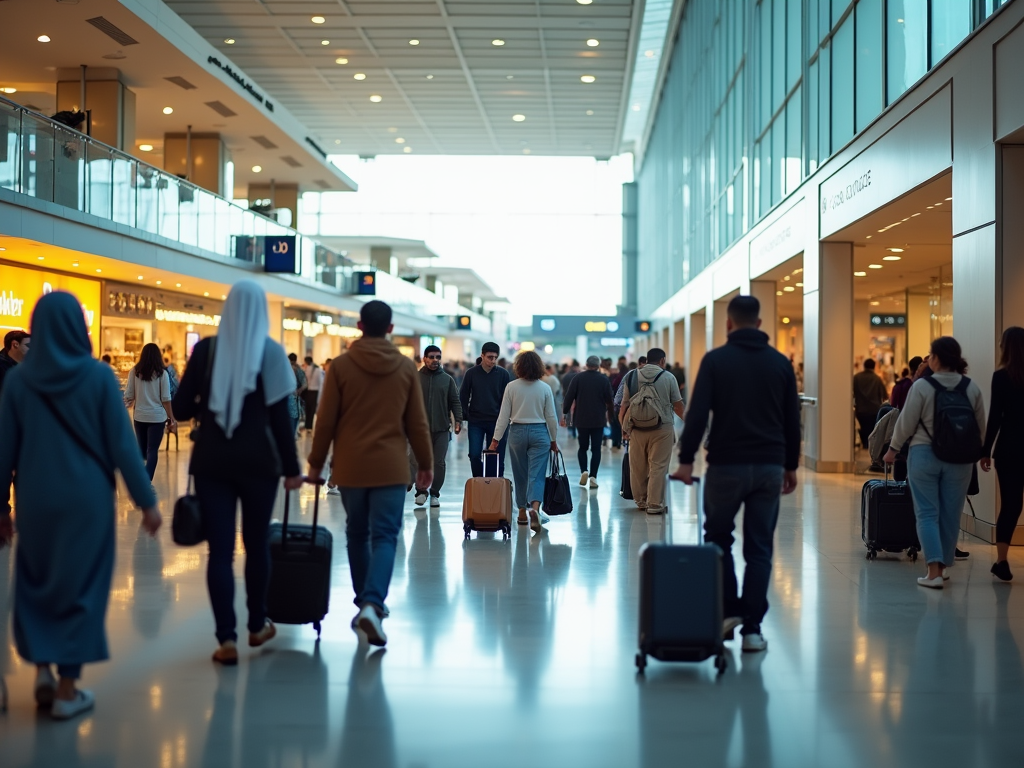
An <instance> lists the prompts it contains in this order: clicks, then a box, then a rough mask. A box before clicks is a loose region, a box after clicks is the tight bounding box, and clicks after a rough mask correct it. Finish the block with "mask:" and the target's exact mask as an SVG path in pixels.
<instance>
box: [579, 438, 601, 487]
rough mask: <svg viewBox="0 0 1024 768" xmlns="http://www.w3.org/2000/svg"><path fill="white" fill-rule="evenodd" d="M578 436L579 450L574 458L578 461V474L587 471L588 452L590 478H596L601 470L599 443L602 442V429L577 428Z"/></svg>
mask: <svg viewBox="0 0 1024 768" xmlns="http://www.w3.org/2000/svg"><path fill="white" fill-rule="evenodd" d="M576 430H577V432H579V435H580V449H579V451H577V453H576V456H577V458H579V460H580V472H586V471H587V451H588V450H589V451H590V476H591V477H597V470H598V469H600V468H601V443H602V442H604V427H577V428H576Z"/></svg>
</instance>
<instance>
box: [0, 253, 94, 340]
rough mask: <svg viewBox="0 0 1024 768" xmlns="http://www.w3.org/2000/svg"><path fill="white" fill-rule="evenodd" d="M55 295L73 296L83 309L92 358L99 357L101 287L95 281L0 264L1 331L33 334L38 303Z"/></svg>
mask: <svg viewBox="0 0 1024 768" xmlns="http://www.w3.org/2000/svg"><path fill="white" fill-rule="evenodd" d="M53 291H67V292H68V293H71V294H74V296H75V298H77V299H78V302H79V303H80V304H81V305H82V316H83V317H84V318H85V325H86V327H87V329H88V331H89V339H90V341H92V347H93V354H98V353H99V345H98V344H99V343H98V341H97V338H98V334H99V313H98V312H97V310H98V309H99V308H100V302H101V296H102V292H101V286H100V283H99V282H97V281H96V280H86V279H83V278H81V277H69V276H67V275H58V274H54V273H52V272H42V271H40V270H37V269H23V268H21V267H12V266H8V265H6V264H0V329H2V332H3V333H6V332H7V331H10V330H22V329H24V330H30V329H29V323H30V322H31V320H32V312H33V311H34V310H35V308H36V302H38V301H39V299H41V298H42V297H43V296H45V295H46V294H48V293H52V292H53Z"/></svg>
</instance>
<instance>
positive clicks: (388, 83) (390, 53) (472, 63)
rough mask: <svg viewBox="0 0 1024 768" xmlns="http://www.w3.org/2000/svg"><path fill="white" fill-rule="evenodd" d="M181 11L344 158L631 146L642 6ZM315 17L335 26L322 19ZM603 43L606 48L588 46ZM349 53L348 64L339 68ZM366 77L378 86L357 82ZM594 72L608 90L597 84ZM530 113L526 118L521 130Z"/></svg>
mask: <svg viewBox="0 0 1024 768" xmlns="http://www.w3.org/2000/svg"><path fill="white" fill-rule="evenodd" d="M167 4H168V5H169V6H170V7H171V8H172V9H173V10H174V11H175V12H177V13H178V14H179V15H180V16H181V17H182V18H183V19H184V20H185V21H186V22H188V23H189V24H190V25H191V26H192V27H193V28H195V30H196V31H198V32H199V33H200V34H201V35H202V36H203V37H205V38H206V39H207V40H208V41H209V42H210V43H211V44H213V45H215V46H216V47H218V48H219V49H220V50H221V51H223V52H224V54H225V55H227V56H230V58H231V60H232V61H233V62H235V63H236V64H237V65H238V66H239V67H241V68H242V69H243V70H244V71H245V73H246V74H247V75H248V76H249V77H251V78H252V79H253V80H255V81H256V82H257V83H258V84H259V85H260V87H262V88H264V89H266V90H267V91H269V92H270V94H271V95H272V96H273V97H274V98H275V99H276V100H277V101H279V102H281V103H282V104H283V105H285V106H286V107H287V108H288V109H289V110H290V111H291V112H292V113H293V114H295V115H296V116H297V117H298V119H299V120H301V121H302V122H303V123H304V124H305V125H306V126H307V127H308V128H309V130H310V131H311V132H312V133H314V134H315V135H317V136H318V137H320V139H321V140H322V141H323V142H324V147H325V149H327V150H328V151H331V152H336V153H338V154H359V155H377V154H385V153H402V152H404V151H405V150H406V149H408V150H410V151H411V152H415V153H429V154H521V153H527V154H530V153H532V154H544V155H583V156H586V155H591V156H597V157H608V156H612V155H615V154H618V151H619V143H620V132H621V126H622V124H623V118H624V110H625V107H626V96H627V94H626V89H627V87H628V82H627V75H628V73H629V71H630V67H629V64H628V62H629V61H630V60H631V57H632V56H633V55H634V54H633V51H631V50H630V49H631V47H632V41H631V29H632V28H634V27H635V23H634V12H635V11H636V10H638V8H636V7H635V3H634V2H633V0H597V2H593V3H592V4H590V5H581V4H579V3H577V2H576V0H471V1H469V2H465V1H457V0H408V1H403V0H372V2H370V1H369V0H364V1H363V2H351V1H349V2H346V0H313V1H308V0H305V1H303V0H167ZM314 16H323V17H324V18H325V19H326V21H325V23H323V24H314V23H312V21H311V19H312V17H314ZM591 38H593V39H596V40H598V41H599V42H600V45H598V46H597V47H590V46H588V45H587V40H588V39H591ZM226 39H233V40H234V41H235V43H234V44H232V45H228V44H226V43H225V40H226ZM325 40H326V41H328V43H329V44H328V45H323V44H322V42H323V41H325ZM410 40H419V44H418V45H410V43H409V41H410ZM493 40H504V41H505V44H504V45H503V46H500V47H498V46H495V45H493V44H492V41H493ZM338 58H346V59H348V63H347V64H345V65H339V64H337V63H335V62H336V59H338ZM356 73H361V74H365V75H366V78H365V79H364V80H361V81H360V80H355V79H354V78H353V75H355V74H356ZM584 75H593V76H594V77H595V78H596V81H595V82H593V83H590V84H587V83H583V82H582V81H581V80H580V78H581V77H582V76H584ZM371 96H380V97H382V100H381V101H380V102H377V103H374V102H372V101H371V100H370V97H371ZM588 111H589V112H591V113H592V114H588ZM517 114H519V115H525V117H526V120H525V121H523V122H514V121H513V120H512V116H513V115H517ZM396 139H403V140H404V142H397V141H396Z"/></svg>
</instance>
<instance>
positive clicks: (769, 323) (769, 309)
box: [750, 280, 779, 347]
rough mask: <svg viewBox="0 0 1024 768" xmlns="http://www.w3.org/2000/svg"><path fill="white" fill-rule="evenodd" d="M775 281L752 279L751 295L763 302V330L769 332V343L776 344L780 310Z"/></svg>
mask: <svg viewBox="0 0 1024 768" xmlns="http://www.w3.org/2000/svg"><path fill="white" fill-rule="evenodd" d="M775 290H776V288H775V281H773V280H751V281H750V295H751V296H753V297H754V298H755V299H757V300H758V301H759V302H761V330H762V331H764V332H765V333H767V334H768V343H769V344H771V345H772V346H773V347H774V346H775V345H776V341H777V338H778V327H779V311H778V308H777V307H778V304H777V302H776V299H778V297H777V296H776V295H775Z"/></svg>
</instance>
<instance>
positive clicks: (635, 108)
mask: <svg viewBox="0 0 1024 768" xmlns="http://www.w3.org/2000/svg"><path fill="white" fill-rule="evenodd" d="M633 111H634V112H639V111H640V105H639V104H634V105H633Z"/></svg>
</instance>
